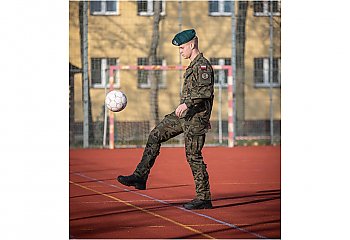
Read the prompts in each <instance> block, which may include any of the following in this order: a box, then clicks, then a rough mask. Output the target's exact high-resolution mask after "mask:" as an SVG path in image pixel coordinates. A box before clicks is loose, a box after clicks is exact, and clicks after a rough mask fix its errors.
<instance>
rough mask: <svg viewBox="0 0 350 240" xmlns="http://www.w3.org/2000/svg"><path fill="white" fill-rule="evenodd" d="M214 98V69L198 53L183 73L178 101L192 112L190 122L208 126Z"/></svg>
mask: <svg viewBox="0 0 350 240" xmlns="http://www.w3.org/2000/svg"><path fill="white" fill-rule="evenodd" d="M213 99H214V71H213V68H212V66H211V64H210V62H209V61H208V60H207V59H206V58H205V57H203V54H202V53H199V54H198V55H197V56H196V58H195V59H194V60H193V61H192V62H191V63H190V65H189V66H188V67H187V69H186V72H185V73H184V83H183V88H182V95H181V101H180V103H185V104H186V105H187V107H188V111H187V113H186V114H189V112H191V110H192V113H194V115H193V119H194V120H192V118H191V119H190V120H191V122H192V123H194V124H197V125H198V124H199V125H200V127H205V128H208V126H209V119H210V115H211V110H212V107H213Z"/></svg>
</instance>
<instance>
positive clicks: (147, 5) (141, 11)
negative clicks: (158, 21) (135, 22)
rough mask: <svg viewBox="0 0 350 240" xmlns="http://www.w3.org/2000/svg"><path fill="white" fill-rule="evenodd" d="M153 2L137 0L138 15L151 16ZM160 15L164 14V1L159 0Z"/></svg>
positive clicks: (150, 0) (151, 0)
mask: <svg viewBox="0 0 350 240" xmlns="http://www.w3.org/2000/svg"><path fill="white" fill-rule="evenodd" d="M154 2H155V1H153V0H144V1H137V14H138V15H140V16H152V15H153V13H154V11H153V9H154ZM160 9H161V12H160V15H162V16H163V15H165V1H164V0H161V1H160Z"/></svg>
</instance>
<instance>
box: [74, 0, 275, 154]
mask: <svg viewBox="0 0 350 240" xmlns="http://www.w3.org/2000/svg"><path fill="white" fill-rule="evenodd" d="M152 4H153V5H152ZM233 6H235V7H233ZM153 7H154V1H108V2H107V1H98V2H95V1H90V2H76V1H75V2H73V1H72V2H70V60H69V61H70V62H69V63H70V64H69V77H70V79H69V89H70V96H69V97H70V101H69V103H70V106H69V111H70V114H69V116H70V119H69V123H70V125H69V126H70V132H69V140H70V147H72V148H74V147H87V146H86V139H88V147H108V141H107V142H104V141H103V139H104V137H105V136H104V135H105V134H107V139H109V136H108V134H109V125H108V124H107V127H106V124H105V122H106V121H109V119H108V116H105V106H104V101H103V100H104V96H105V94H106V91H105V90H104V88H105V87H106V88H108V89H110V85H108V81H109V75H108V74H106V73H107V72H108V69H109V66H112V65H136V66H137V65H138V66H140V65H149V64H148V62H147V56H148V51H149V45H150V41H151V35H152V26H150V25H152V23H153V18H154V11H153V10H154V9H153ZM188 28H195V29H196V32H197V34H198V35H199V38H200V49H201V50H202V51H203V52H204V55H205V56H206V57H207V58H208V60H209V61H210V62H211V63H212V65H217V66H224V65H226V66H227V65H231V66H232V69H233V94H232V98H233V102H234V104H233V113H234V114H233V115H234V117H233V133H234V134H233V136H234V139H233V141H234V144H235V145H258V144H280V141H281V138H280V137H281V109H280V101H281V90H280V89H281V71H280V69H281V52H280V48H281V41H280V29H281V2H280V1H220V0H219V1H162V4H161V20H160V27H159V34H160V39H161V41H160V45H159V46H158V48H159V49H158V51H159V52H160V54H159V56H160V57H159V58H157V61H158V62H157V64H158V65H163V66H164V64H165V65H179V66H180V65H181V66H185V65H187V64H189V62H188V63H187V62H184V60H182V59H181V58H180V57H179V55H177V54H174V52H176V51H177V49H171V45H170V46H168V45H169V44H168V43H169V39H171V37H172V36H173V35H174V34H176V33H177V32H179V31H181V30H184V29H188ZM147 29H148V30H147ZM142 30H143V31H142ZM121 40H124V41H125V42H127V43H124V42H121ZM136 45H137V46H138V48H135V46H136ZM131 46H132V47H131ZM130 59H131V60H130ZM129 72H130V73H128V75H127V77H126V75H125V74H124V73H121V72H118V74H116V75H115V76H114V79H113V81H114V84H115V85H114V87H115V88H116V89H121V90H123V91H124V90H125V89H127V91H128V93H129V95H128V94H127V96H128V105H129V104H130V105H131V106H135V104H136V103H133V102H135V101H139V100H138V99H137V96H139V95H142V96H143V95H145V94H147V92H148V91H149V89H148V88H147V77H146V79H145V76H143V75H142V74H140V71H138V70H134V71H129ZM182 73H183V72H182V71H177V72H173V73H172V75H171V74H168V75H167V76H166V79H167V80H168V83H167V84H168V85H166V84H165V85H164V86H161V87H160V89H161V92H162V94H163V95H169V96H172V99H173V101H172V102H174V103H172V104H173V106H169V107H168V109H171V108H174V107H176V105H174V104H175V103H176V102H178V101H179V94H178V93H180V91H181V85H182V81H183V80H182ZM123 74H124V75H123ZM159 76H160V77H162V76H161V74H160V75H159ZM125 78H127V79H128V82H126V81H123V79H125ZM169 79H176V84H173V85H171V84H172V83H170V82H169ZM174 86H175V87H174ZM174 88H176V89H174ZM175 93H176V94H175ZM228 99H229V96H228V73H227V71H226V70H215V98H214V109H213V112H212V117H211V127H212V128H211V130H210V131H209V132H208V134H207V137H206V139H207V140H206V145H214V146H218V145H222V146H227V145H228V142H229V141H228V140H229V116H228V115H229V112H230V111H229V110H228ZM147 100H148V98H147ZM161 104H162V103H161ZM131 106H130V107H129V106H128V107H127V108H128V111H131V109H133V111H140V110H139V109H137V107H131ZM143 106H144V105H143ZM141 108H142V107H141ZM123 111H124V110H123ZM129 113H130V112H129ZM168 113H170V111H169V112H168ZM131 115H135V114H130V116H131ZM151 128H152V127H151V124H150V117H149V114H144V115H137V117H133V118H130V119H128V117H125V115H123V117H122V118H119V117H118V116H117V117H116V119H115V120H114V141H115V147H135V146H143V145H145V144H146V141H147V138H148V134H149V132H150V131H151V130H152V129H151ZM87 129H88V131H87ZM84 142H85V143H84ZM182 144H183V135H182V134H181V135H179V136H177V137H176V138H174V139H171V140H169V141H168V142H166V143H164V144H163V145H172V146H177V145H182Z"/></svg>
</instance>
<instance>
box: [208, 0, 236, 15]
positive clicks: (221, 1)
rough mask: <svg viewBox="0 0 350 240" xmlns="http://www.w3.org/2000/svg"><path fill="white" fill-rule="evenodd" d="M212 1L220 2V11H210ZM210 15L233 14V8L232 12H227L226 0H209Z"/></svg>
mask: <svg viewBox="0 0 350 240" xmlns="http://www.w3.org/2000/svg"><path fill="white" fill-rule="evenodd" d="M210 2H218V5H219V6H218V12H211V11H210ZM208 12H209V16H214V17H215V16H232V9H231V11H230V12H225V0H216V1H208Z"/></svg>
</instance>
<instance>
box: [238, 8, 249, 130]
mask: <svg viewBox="0 0 350 240" xmlns="http://www.w3.org/2000/svg"><path fill="white" fill-rule="evenodd" d="M247 8H248V1H238V11H237V26H236V29H237V31H236V54H237V55H236V117H237V134H239V135H241V134H242V131H243V124H244V112H245V111H244V81H245V63H244V62H245V61H244V59H245V58H244V56H245V38H246V37H245V35H246V34H245V26H246V19H247Z"/></svg>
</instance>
